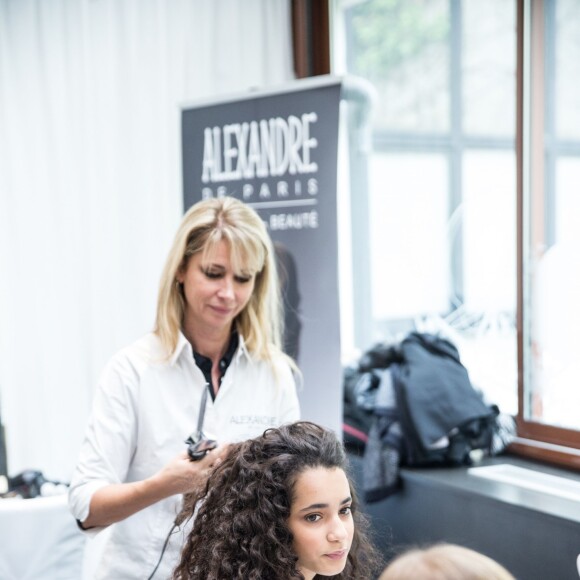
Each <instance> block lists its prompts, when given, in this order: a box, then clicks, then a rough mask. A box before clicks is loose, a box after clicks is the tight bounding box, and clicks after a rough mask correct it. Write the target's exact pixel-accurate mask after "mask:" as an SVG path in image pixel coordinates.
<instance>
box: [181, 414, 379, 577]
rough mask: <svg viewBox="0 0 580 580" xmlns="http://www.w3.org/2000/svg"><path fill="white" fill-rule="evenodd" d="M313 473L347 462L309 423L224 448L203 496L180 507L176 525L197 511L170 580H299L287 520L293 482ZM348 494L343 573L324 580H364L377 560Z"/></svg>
mask: <svg viewBox="0 0 580 580" xmlns="http://www.w3.org/2000/svg"><path fill="white" fill-rule="evenodd" d="M316 467H325V468H329V469H332V468H340V469H343V470H346V456H345V452H344V448H343V446H342V444H341V443H340V441H339V440H338V439H337V438H336V436H335V435H334V433H333V432H332V431H329V430H327V429H324V428H322V427H320V426H319V425H316V424H314V423H309V422H305V421H301V422H297V423H292V424H289V425H284V426H282V427H279V428H276V429H268V430H266V431H265V432H264V434H263V435H262V436H260V437H256V438H255V439H250V440H248V441H245V442H243V443H237V444H233V445H231V447H230V449H229V452H228V454H227V456H226V457H225V458H224V460H223V462H222V463H221V464H220V465H219V466H218V467H217V468H216V469H215V470H214V472H213V473H212V475H211V476H210V478H209V480H208V482H207V485H206V486H205V489H204V490H203V491H202V492H201V493H200V494H198V495H197V496H190V497H189V498H188V501H185V502H184V508H183V511H182V513H181V514H180V517H179V518H178V519H180V520H183V519H186V518H189V517H192V516H193V514H194V511H195V509H196V505H197V507H198V510H197V512H196V513H195V522H194V525H193V529H192V531H191V533H190V535H189V537H188V538H187V541H186V543H185V546H184V548H183V551H182V553H181V561H180V563H179V565H178V566H177V568H176V569H175V571H174V574H173V579H174V580H290V579H297V580H299V579H302V580H303V578H304V577H303V575H302V574H301V573H300V571H299V570H298V568H297V563H298V556H297V555H296V554H295V552H294V550H293V547H292V541H293V536H292V533H291V532H290V529H289V527H288V518H289V516H290V506H291V501H292V497H293V489H294V485H295V483H296V480H297V478H298V476H299V475H300V474H301V473H302V472H303V471H304V470H305V469H308V468H316ZM350 488H351V497H352V506H351V512H352V514H353V518H354V536H353V541H352V545H351V549H350V552H349V555H348V558H347V563H346V566H345V568H344V570H343V571H342V573H340V574H337V575H334V576H326V577H325V578H334V579H337V580H339V579H344V580H346V579H348V580H367V579H369V578H371V577H372V575H373V574H374V573H375V572H376V570H377V566H378V565H379V561H378V557H377V553H376V551H375V549H374V548H373V546H372V544H371V542H370V541H369V540H368V539H367V537H366V530H367V527H368V525H367V522H366V519H365V518H364V516H363V514H360V513H359V512H358V510H357V507H358V506H357V499H356V496H355V493H354V489H353V486H352V484H350ZM199 500H202V501H201V502H199ZM198 502H199V503H198ZM318 577H319V576H317V578H318Z"/></svg>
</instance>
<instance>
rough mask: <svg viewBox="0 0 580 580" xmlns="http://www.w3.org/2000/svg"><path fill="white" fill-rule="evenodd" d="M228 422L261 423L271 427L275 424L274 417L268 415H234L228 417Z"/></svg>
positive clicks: (238, 423)
mask: <svg viewBox="0 0 580 580" xmlns="http://www.w3.org/2000/svg"><path fill="white" fill-rule="evenodd" d="M230 423H235V424H236V425H263V426H267V427H272V426H274V425H276V417H270V416H268V415H234V416H232V418H231V419H230Z"/></svg>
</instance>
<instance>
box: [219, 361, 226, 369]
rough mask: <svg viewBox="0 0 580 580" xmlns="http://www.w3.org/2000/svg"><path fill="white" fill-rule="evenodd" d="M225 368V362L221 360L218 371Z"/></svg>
mask: <svg viewBox="0 0 580 580" xmlns="http://www.w3.org/2000/svg"><path fill="white" fill-rule="evenodd" d="M225 368H226V361H225V360H222V361H220V369H225Z"/></svg>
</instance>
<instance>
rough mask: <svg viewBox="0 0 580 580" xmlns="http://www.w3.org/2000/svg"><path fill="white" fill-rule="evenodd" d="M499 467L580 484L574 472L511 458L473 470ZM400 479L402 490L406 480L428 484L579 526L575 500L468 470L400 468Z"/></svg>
mask: <svg viewBox="0 0 580 580" xmlns="http://www.w3.org/2000/svg"><path fill="white" fill-rule="evenodd" d="M501 464H507V465H513V466H516V467H521V468H525V469H532V470H534V471H538V472H541V473H545V474H548V475H552V476H557V477H562V478H564V479H567V480H570V481H574V482H578V483H580V475H578V474H576V473H571V472H569V471H565V470H563V469H559V468H556V467H550V466H547V465H543V464H538V463H536V462H533V461H529V460H526V459H521V458H519V457H514V456H510V455H502V456H499V457H494V458H485V459H483V460H482V461H481V462H479V463H477V464H474V465H473V466H472V467H479V466H487V465H501ZM401 477H402V479H403V489H404V486H405V481H406V480H408V481H409V482H411V481H416V482H429V483H430V484H432V485H435V486H437V487H440V488H447V489H449V488H452V489H453V490H455V491H456V492H457V493H461V494H469V495H473V494H476V495H479V496H482V497H485V498H488V499H492V500H495V501H498V502H503V503H506V504H509V505H512V506H516V507H519V508H522V509H527V510H533V511H536V512H539V513H543V514H547V515H550V516H553V517H557V518H561V519H564V520H568V521H571V522H575V523H579V524H580V502H578V501H574V500H572V499H568V498H564V497H559V496H557V495H555V494H551V493H547V492H542V491H537V490H532V489H527V488H525V487H522V486H519V485H516V484H513V483H507V482H502V481H493V480H491V479H485V478H482V477H476V476H474V475H471V474H470V473H469V472H468V469H467V468H461V467H460V468H449V467H446V468H423V469H418V468H403V469H402V470H401Z"/></svg>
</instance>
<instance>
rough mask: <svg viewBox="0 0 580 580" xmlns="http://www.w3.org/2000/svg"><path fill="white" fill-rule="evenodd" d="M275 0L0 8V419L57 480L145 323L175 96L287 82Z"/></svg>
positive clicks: (31, 459)
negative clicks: (121, 353)
mask: <svg viewBox="0 0 580 580" xmlns="http://www.w3.org/2000/svg"><path fill="white" fill-rule="evenodd" d="M289 4H290V3H289V0H243V2H242V1H241V0H0V412H1V416H2V420H3V422H4V424H5V427H6V437H7V446H8V469H9V473H10V474H11V475H13V474H15V473H17V472H19V471H21V470H23V469H26V468H35V469H41V470H43V471H44V472H45V475H46V476H47V477H53V478H57V479H64V480H68V478H69V476H70V472H71V470H72V467H73V466H74V463H75V461H76V456H77V453H78V449H79V447H80V443H81V440H82V436H83V432H84V429H85V425H86V421H87V417H88V413H89V410H90V404H91V400H92V397H93V393H94V388H95V385H96V383H97V380H98V377H99V374H100V371H101V369H102V367H103V365H104V364H105V363H106V361H107V359H108V358H109V357H110V356H111V355H112V354H113V353H114V352H116V351H117V350H118V349H119V348H121V347H123V346H124V345H126V344H128V343H130V342H132V341H133V340H135V339H136V338H138V337H139V336H140V335H141V334H143V333H144V332H147V331H148V330H150V329H151V327H152V325H153V320H154V312H155V301H156V293H157V284H158V279H159V276H160V273H161V268H162V263H163V261H164V258H165V255H166V252H167V251H168V249H169V244H170V242H171V238H172V236H173V233H174V231H175V228H176V226H177V224H178V222H179V219H180V217H181V214H182V210H183V208H182V202H181V161H180V143H179V139H180V135H179V111H180V105H181V104H183V103H184V102H191V101H195V100H197V99H202V98H208V97H211V96H214V95H219V94H224V93H231V92H240V91H243V90H245V89H247V88H249V87H262V86H267V85H276V84H281V83H284V82H287V81H289V80H291V79H292V78H293V72H292V59H291V31H290V22H291V20H290V6H289Z"/></svg>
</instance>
